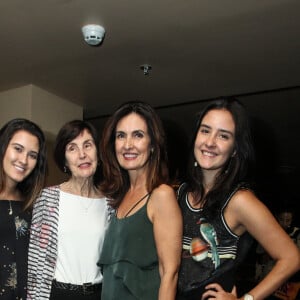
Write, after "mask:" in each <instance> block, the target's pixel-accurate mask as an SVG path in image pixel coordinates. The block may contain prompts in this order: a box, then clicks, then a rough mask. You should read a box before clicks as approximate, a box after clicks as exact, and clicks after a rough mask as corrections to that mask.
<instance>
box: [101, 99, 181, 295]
mask: <svg viewBox="0 0 300 300" xmlns="http://www.w3.org/2000/svg"><path fill="white" fill-rule="evenodd" d="M100 147H101V151H100V153H101V155H102V162H103V173H104V182H103V183H102V185H101V190H102V192H104V193H105V195H106V196H107V197H108V198H109V199H111V200H110V204H111V206H112V207H113V208H114V209H115V213H114V214H113V215H112V217H111V223H110V226H109V228H108V230H107V232H106V238H105V241H104V245H103V250H102V255H101V257H100V261H99V264H100V265H101V266H102V269H103V287H102V298H101V299H102V300H119V299H122V300H131V299H140V300H141V299H142V300H148V299H149V300H154V299H159V300H172V299H175V294H176V286H177V276H178V268H179V264H180V244H181V238H182V218H181V213H180V209H179V206H178V203H177V200H176V196H175V193H174V190H173V188H172V187H171V186H169V185H168V184H167V183H168V180H169V178H168V169H167V162H166V157H167V156H166V151H165V136H164V131H163V127H162V124H161V121H160V119H159V118H158V116H157V114H156V113H155V111H154V110H153V108H152V107H151V106H149V105H148V104H146V103H143V102H128V103H125V104H123V105H121V107H119V109H117V111H116V112H115V113H114V114H113V115H112V117H111V118H110V119H109V120H108V122H107V123H106V126H105V128H104V130H103V136H102V141H101V145H100Z"/></svg>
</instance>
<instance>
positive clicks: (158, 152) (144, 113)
mask: <svg viewBox="0 0 300 300" xmlns="http://www.w3.org/2000/svg"><path fill="white" fill-rule="evenodd" d="M131 113H136V114H138V115H139V116H140V117H142V118H143V119H144V120H145V122H146V124H147V129H148V133H149V136H150V140H151V148H152V149H153V151H152V153H151V157H150V160H149V168H148V174H147V178H148V182H147V189H148V191H152V190H153V189H154V188H156V187H158V186H159V185H160V184H162V183H167V182H168V181H169V173H168V167H167V152H166V148H165V144H166V143H165V132H164V129H163V125H162V122H161V120H160V118H159V117H158V115H157V113H156V112H155V111H154V109H153V108H152V107H151V106H150V105H149V104H147V103H145V102H139V101H131V102H127V103H124V104H123V105H121V106H120V107H119V108H118V109H117V110H116V111H115V113H114V114H113V115H112V116H111V117H110V118H109V119H108V120H107V122H106V124H105V127H104V129H103V132H102V139H101V142H100V157H101V160H102V164H103V182H102V184H101V190H102V192H103V193H104V194H105V195H106V196H107V197H109V198H110V199H111V205H112V206H113V207H118V205H119V204H120V202H121V201H122V199H123V197H124V195H125V194H126V192H127V191H128V189H129V185H130V182H129V176H128V172H127V171H126V170H124V169H122V168H121V167H120V165H119V163H118V161H117V158H116V153H115V133H116V127H117V124H118V122H119V121H120V120H121V119H122V118H123V117H125V116H127V115H129V114H131Z"/></svg>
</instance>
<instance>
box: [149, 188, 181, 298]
mask: <svg viewBox="0 0 300 300" xmlns="http://www.w3.org/2000/svg"><path fill="white" fill-rule="evenodd" d="M148 214H149V218H150V220H151V221H152V222H153V228H154V238H155V242H156V247H157V253H158V258H159V273H160V278H161V283H160V289H159V296H158V299H159V300H174V299H175V295H176V287H177V278H178V269H179V265H180V255H181V242H182V216H181V212H180V208H179V206H178V203H177V200H176V196H175V192H174V190H173V189H172V188H171V187H169V186H167V185H161V186H160V187H158V188H157V189H156V190H154V192H153V193H152V196H151V198H150V202H149V205H148Z"/></svg>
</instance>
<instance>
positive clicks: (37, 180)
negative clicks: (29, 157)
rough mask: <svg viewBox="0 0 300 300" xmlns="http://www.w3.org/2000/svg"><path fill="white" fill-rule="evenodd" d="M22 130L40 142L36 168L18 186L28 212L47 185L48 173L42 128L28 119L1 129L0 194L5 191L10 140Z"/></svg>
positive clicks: (14, 121)
mask: <svg viewBox="0 0 300 300" xmlns="http://www.w3.org/2000/svg"><path fill="white" fill-rule="evenodd" d="M20 130H24V131H27V132H29V133H30V134H32V135H34V136H35V137H37V139H38V142H39V154H38V158H37V163H36V166H35V168H34V169H33V171H32V172H31V173H30V174H29V175H28V176H27V177H26V178H25V179H24V180H23V181H21V182H19V183H18V184H17V189H18V190H19V191H20V193H21V196H22V198H23V199H22V200H23V209H24V210H26V209H30V208H32V206H33V202H34V200H35V199H36V198H37V197H38V195H39V193H40V191H41V189H42V188H43V187H44V184H45V177H46V171H47V160H46V142H45V136H44V133H43V132H42V130H41V129H40V127H39V126H38V125H36V124H35V123H33V122H31V121H29V120H27V119H13V120H11V121H9V122H7V123H6V124H5V125H4V126H3V127H2V128H1V129H0V192H2V191H3V190H4V189H5V184H6V183H5V178H6V176H5V173H4V168H3V159H4V155H5V153H6V150H7V147H8V144H9V142H10V140H11V139H12V137H13V136H14V135H15V133H16V132H18V131H20Z"/></svg>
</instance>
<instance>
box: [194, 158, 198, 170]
mask: <svg viewBox="0 0 300 300" xmlns="http://www.w3.org/2000/svg"><path fill="white" fill-rule="evenodd" d="M197 166H198V163H197V161H196V160H195V162H194V167H195V168H196V167H197Z"/></svg>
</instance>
